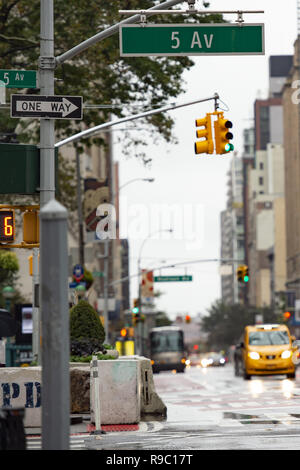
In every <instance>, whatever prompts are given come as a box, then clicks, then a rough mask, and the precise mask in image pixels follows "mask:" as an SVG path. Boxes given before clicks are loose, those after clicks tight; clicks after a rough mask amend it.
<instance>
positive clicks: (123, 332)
mask: <svg viewBox="0 0 300 470" xmlns="http://www.w3.org/2000/svg"><path fill="white" fill-rule="evenodd" d="M120 334H121V336H122V338H126V336H127V334H128V332H127V328H122V329H121V331H120Z"/></svg>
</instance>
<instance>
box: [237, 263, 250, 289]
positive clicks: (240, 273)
mask: <svg viewBox="0 0 300 470" xmlns="http://www.w3.org/2000/svg"><path fill="white" fill-rule="evenodd" d="M236 278H237V280H238V281H239V282H243V283H245V284H246V283H247V282H249V268H248V266H246V265H244V264H243V265H240V266H238V268H237V270H236Z"/></svg>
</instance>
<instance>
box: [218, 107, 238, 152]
mask: <svg viewBox="0 0 300 470" xmlns="http://www.w3.org/2000/svg"><path fill="white" fill-rule="evenodd" d="M215 114H217V120H216V121H215V122H214V128H215V144H216V154H218V155H223V154H224V153H228V152H231V151H232V150H234V146H233V145H232V143H231V142H230V140H231V139H233V134H232V133H231V132H230V131H229V130H228V129H231V128H232V122H231V121H229V120H228V119H226V118H224V114H223V112H217V113H215Z"/></svg>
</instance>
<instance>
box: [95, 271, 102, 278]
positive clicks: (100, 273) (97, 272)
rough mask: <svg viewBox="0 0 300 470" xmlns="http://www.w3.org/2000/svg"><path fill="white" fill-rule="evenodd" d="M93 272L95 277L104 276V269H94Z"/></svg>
mask: <svg viewBox="0 0 300 470" xmlns="http://www.w3.org/2000/svg"><path fill="white" fill-rule="evenodd" d="M92 274H93V276H94V277H104V273H103V272H102V271H93V272H92Z"/></svg>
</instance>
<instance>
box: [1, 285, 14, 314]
mask: <svg viewBox="0 0 300 470" xmlns="http://www.w3.org/2000/svg"><path fill="white" fill-rule="evenodd" d="M14 294H15V290H14V288H13V287H11V286H6V287H3V289H2V295H3V297H4V299H5V308H6V310H8V311H9V312H10V304H11V299H12V298H13V296H14Z"/></svg>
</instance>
